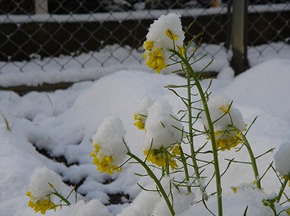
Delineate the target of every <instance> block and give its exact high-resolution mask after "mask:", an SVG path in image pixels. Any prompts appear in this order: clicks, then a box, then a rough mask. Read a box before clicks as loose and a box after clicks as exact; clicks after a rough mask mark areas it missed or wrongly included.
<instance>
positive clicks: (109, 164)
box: [90, 116, 127, 175]
mask: <svg viewBox="0 0 290 216" xmlns="http://www.w3.org/2000/svg"><path fill="white" fill-rule="evenodd" d="M125 134H126V130H125V129H124V128H123V124H122V121H121V119H119V118H118V117H115V116H110V117H107V118H105V119H104V121H103V122H102V124H101V125H100V127H99V128H98V131H97V133H96V134H95V135H94V136H93V137H92V142H93V146H94V150H93V152H92V153H91V155H90V156H91V157H93V164H95V165H96V166H97V169H98V170H99V171H100V172H101V173H103V172H107V173H108V174H110V175H111V174H113V172H114V171H117V172H119V171H121V170H122V167H119V166H120V165H121V164H122V163H123V162H124V161H125V157H126V154H127V149H126V146H125V144H124V143H123V137H124V136H125Z"/></svg>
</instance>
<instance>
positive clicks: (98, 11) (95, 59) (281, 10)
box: [0, 0, 290, 73]
mask: <svg viewBox="0 0 290 216" xmlns="http://www.w3.org/2000/svg"><path fill="white" fill-rule="evenodd" d="M232 1H234V2H235V1H236V0H231V1H221V0H215V1H212V0H198V1H197V0H196V1H195V0H145V1H142V0H126V1H125V0H98V1H96V0H0V23H1V25H0V73H8V72H9V71H11V70H13V71H17V70H19V71H26V70H31V68H33V69H34V70H43V71H47V70H50V69H52V68H53V70H55V69H57V70H67V69H70V68H72V67H79V68H86V67H95V66H96V65H98V66H107V65H112V64H115V63H120V64H122V63H126V62H128V61H137V62H142V57H141V52H142V43H143V41H144V40H145V36H146V33H147V29H148V27H149V25H150V24H151V23H152V21H153V20H154V19H156V18H158V17H159V16H160V15H161V14H164V13H167V12H169V11H174V12H177V13H180V14H181V16H182V21H183V25H185V26H188V25H189V24H190V23H191V22H192V21H193V20H195V24H194V28H193V30H191V31H189V34H188V37H192V36H194V35H196V34H198V33H200V32H203V36H202V38H203V39H202V46H201V47H202V49H201V52H203V53H208V54H209V56H210V57H213V58H219V56H223V57H225V56H226V58H230V57H231V55H232V54H234V52H232V50H231V47H232V44H231V42H232V41H234V39H233V35H234V34H233V33H232V32H233V31H234V29H235V25H232V20H234V18H233V17H234V16H235V14H234V13H232V12H233V10H232V8H233V7H232V3H233V2H232ZM238 1H240V0H238ZM246 2H247V4H248V5H247V6H246V11H247V13H248V14H247V16H244V19H243V20H244V22H245V23H246V25H245V26H246V28H245V30H246V35H245V37H244V38H245V40H246V41H243V42H242V43H244V44H245V43H246V47H247V48H248V51H247V50H246V51H245V52H246V53H243V58H249V55H250V56H253V55H256V56H257V57H261V56H263V55H264V54H265V52H267V50H268V46H270V47H271V48H272V51H273V52H276V53H281V52H282V53H283V50H284V49H285V48H289V46H288V44H289V41H290V35H289V33H288V32H290V25H289V20H290V1H288V0H279V1H278V0H275V1H274V0H273V1H270V0H268V1H267V0H255V1H254V0H250V1H249V2H248V1H246ZM236 16H238V15H236ZM239 25H240V24H239ZM237 29H240V26H239V27H238V28H237ZM98 52H102V53H103V55H101V57H100V55H97V53H98ZM118 52H119V53H121V54H120V55H117V53H118ZM84 53H86V55H84ZM56 57H58V58H56ZM52 65H53V66H52ZM213 70H214V69H213Z"/></svg>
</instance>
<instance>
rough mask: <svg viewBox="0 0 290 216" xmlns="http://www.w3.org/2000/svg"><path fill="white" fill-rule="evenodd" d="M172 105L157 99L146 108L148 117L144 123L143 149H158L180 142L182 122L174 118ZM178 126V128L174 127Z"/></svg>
mask: <svg viewBox="0 0 290 216" xmlns="http://www.w3.org/2000/svg"><path fill="white" fill-rule="evenodd" d="M172 116H175V115H174V114H173V111H172V107H171V106H170V104H169V103H168V102H167V101H165V100H158V101H156V102H154V104H153V105H152V106H151V107H150V108H149V109H148V117H147V120H146V123H145V128H146V134H145V149H149V148H150V146H151V142H152V140H153V143H152V148H154V149H159V148H160V147H161V146H163V147H165V148H166V147H168V146H170V145H172V144H176V143H180V142H181V138H182V133H181V131H180V130H181V129H182V124H181V122H179V121H177V120H175V119H174V118H173V117H172ZM176 128H179V129H180V130H178V129H176Z"/></svg>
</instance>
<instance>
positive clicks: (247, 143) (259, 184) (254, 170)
mask: <svg viewBox="0 0 290 216" xmlns="http://www.w3.org/2000/svg"><path fill="white" fill-rule="evenodd" d="M231 127H232V128H234V129H235V130H236V131H237V132H238V133H240V134H241V138H242V140H243V143H244V144H245V146H246V147H247V150H248V153H249V156H250V159H251V164H252V168H253V172H254V175H255V180H256V185H257V188H259V189H262V186H261V178H260V175H259V171H258V166H257V162H256V158H255V155H254V153H253V151H252V148H251V145H250V143H249V141H248V139H247V138H246V136H245V135H244V134H243V133H242V132H241V131H240V130H239V129H238V128H237V127H235V126H234V125H232V126H231Z"/></svg>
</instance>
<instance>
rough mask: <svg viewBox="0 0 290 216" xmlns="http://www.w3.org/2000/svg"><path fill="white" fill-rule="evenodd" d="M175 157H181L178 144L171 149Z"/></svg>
mask: <svg viewBox="0 0 290 216" xmlns="http://www.w3.org/2000/svg"><path fill="white" fill-rule="evenodd" d="M171 151H172V154H173V155H180V144H177V145H175V146H173V147H172V149H171Z"/></svg>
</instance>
